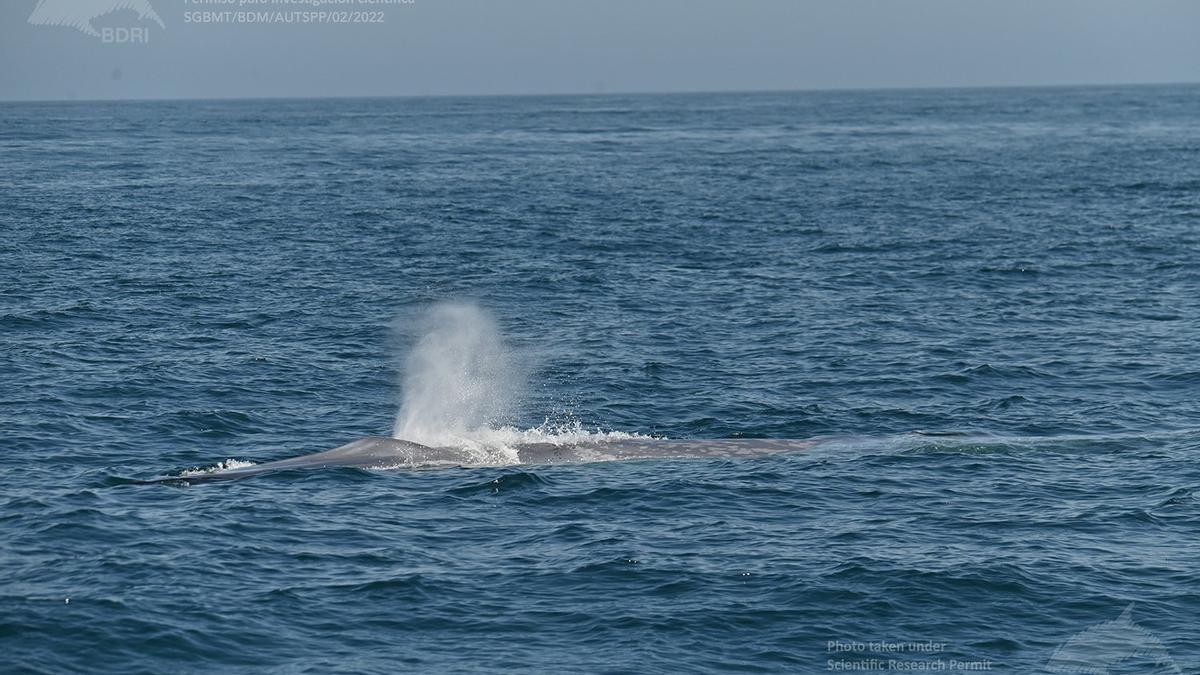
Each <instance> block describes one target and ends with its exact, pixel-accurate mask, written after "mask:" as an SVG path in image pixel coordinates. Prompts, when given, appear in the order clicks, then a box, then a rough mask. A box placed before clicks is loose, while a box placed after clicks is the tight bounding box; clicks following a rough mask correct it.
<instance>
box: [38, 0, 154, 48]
mask: <svg viewBox="0 0 1200 675" xmlns="http://www.w3.org/2000/svg"><path fill="white" fill-rule="evenodd" d="M121 10H132V11H134V12H137V15H138V17H137V18H138V21H143V20H147V19H148V20H150V21H153V22H155V23H157V24H158V27H159V28H162V29H164V30H165V29H166V26H164V25H163V22H162V18H160V17H159V16H158V13H157V12H155V11H154V8H153V7H151V6H150V3H149V1H148V0H38V3H37V6H36V7H34V8H33V14H30V15H29V23H31V24H33V25H35V26H70V27H71V28H74V29H76V30H78V31H80V32H82V33H83V34H85V35H91V36H92V37H97V38H100V41H101V42H107V43H128V42H149V41H150V29H149V28H147V27H145V26H118V27H115V28H114V27H111V26H104V27H101V28H99V29H97V27H96V26H95V25H93V24H92V22H93V21H94V20H96V19H98V18H100V17H102V16H105V15H107V14H112V13H113V12H119V11H121Z"/></svg>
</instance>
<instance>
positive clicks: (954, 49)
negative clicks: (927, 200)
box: [0, 0, 1200, 100]
mask: <svg viewBox="0 0 1200 675" xmlns="http://www.w3.org/2000/svg"><path fill="white" fill-rule="evenodd" d="M225 1H226V2H231V3H232V4H221V2H222V0H41V3H42V4H41V5H39V2H38V0H3V2H0V99H7V100H11V99H62V98H80V99H90V98H177V97H188V98H194V97H246V96H358V95H406V94H504V93H568V92H600V91H606V92H635V91H697V90H701V91H709V90H728V89H734V90H737V89H808V88H822V89H824V88H858V87H913V86H988V85H1021V84H1092V83H1143V82H1196V81H1200V2H1198V1H1196V0H1122V1H1116V0H415V1H414V2H413V3H412V4H372V3H373V2H379V0H333V3H334V4H325V5H318V6H315V7H314V6H313V4H312V3H313V2H320V1H321V0H275V1H274V2H271V0H249V1H250V2H252V3H256V4H254V5H242V6H239V4H238V3H239V2H245V1H246V0H225ZM325 1H326V2H328V1H329V0H325ZM304 3H307V4H304ZM118 5H119V6H125V7H133V8H134V9H120V10H118V11H116V12H110V13H107V14H104V15H102V16H99V17H98V18H94V19H92V20H91V21H90V22H89V21H87V18H88V16H89V15H90V14H95V13H97V12H100V11H102V10H104V9H108V8H111V7H113V6H118ZM35 7H37V11H35ZM94 8H98V9H94ZM138 8H141V9H142V10H143V12H144V11H145V10H146V9H150V10H152V11H151V13H150V14H146V15H145V16H144V17H142V18H139V14H138V11H137V10H138ZM220 11H228V12H231V13H236V12H251V11H255V12H268V13H274V12H281V13H282V14H280V15H272V16H270V17H268V18H270V19H271V20H272V21H275V22H272V23H247V22H246V21H247V20H248V19H247V18H246V17H245V16H243V17H240V18H238V17H236V16H233V17H231V16H229V15H227V16H225V18H224V19H222V21H224V22H223V23H197V22H195V19H196V18H197V15H196V14H189V13H190V12H220ZM155 12H156V13H157V16H158V17H160V18H161V20H162V23H163V26H164V27H162V28H160V27H159V25H158V24H157V22H156V21H155V20H154V16H153V14H154V13H155ZM293 12H326V13H329V16H327V17H326V18H325V19H324V21H326V22H324V23H322V22H314V23H307V24H298V23H280V22H278V21H282V20H286V19H287V18H289V17H290V18H292V19H293V20H295V19H296V18H298V17H299V16H300V15H298V14H290V13H293ZM337 12H342V13H346V14H345V16H346V17H347V18H355V17H353V16H352V13H354V12H360V13H366V14H363V15H362V17H363V18H379V17H382V23H328V21H331V20H333V18H335V17H333V16H332V13H337ZM371 13H375V14H373V15H372V14H371ZM81 15H82V16H83V19H82V20H80V19H78V17H79V16H81ZM309 16H310V17H311V16H312V15H309ZM31 17H35V21H36V22H38V23H40V24H45V23H47V22H50V23H57V22H59V21H66V22H67V23H68V24H70V22H71V21H73V20H75V21H76V23H77V27H72V26H71V25H34V24H31V23H30V19H31ZM259 19H260V20H261V19H262V15H259ZM231 20H232V21H235V22H234V23H229V21H231ZM81 27H83V29H81ZM128 28H136V29H140V31H139V32H140V35H138V34H137V33H136V32H135V33H129V32H128V31H126V30H125V29H128ZM106 29H107V30H106ZM84 30H92V31H94V32H95V33H96V35H89V34H87V33H85V32H84ZM106 36H107V39H108V40H109V41H108V42H105V37H106ZM131 36H132V38H133V40H134V41H132V42H131V41H129V39H130V37H131ZM143 36H144V37H145V38H146V40H147V41H144V42H143V41H140V39H139V38H141V37H143ZM122 40H124V41H122Z"/></svg>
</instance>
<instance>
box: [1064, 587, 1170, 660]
mask: <svg viewBox="0 0 1200 675" xmlns="http://www.w3.org/2000/svg"><path fill="white" fill-rule="evenodd" d="M1132 613H1133V604H1132V603H1130V605H1129V606H1128V607H1126V608H1125V611H1124V612H1121V616H1119V617H1117V618H1116V619H1114V620H1112V621H1105V622H1103V623H1098V624H1096V625H1095V626H1092V627H1091V628H1089V629H1087V630H1085V631H1083V632H1081V633H1076V634H1075V635H1073V636H1071V639H1070V640H1067V641H1066V642H1064V643H1062V644H1061V645H1059V646H1058V649H1056V650H1054V654H1053V655H1052V656H1051V657H1050V660H1049V661H1048V662H1047V663H1046V669H1047V670H1048V671H1050V672H1052V673H1075V674H1077V675H1107V673H1109V672H1110V671H1109V669H1110V668H1113V667H1114V666H1117V665H1118V664H1123V665H1125V666H1136V667H1137V669H1138V672H1141V673H1151V672H1152V673H1160V674H1162V675H1178V674H1179V673H1182V672H1183V671H1182V670H1180V669H1179V666H1178V665H1177V664H1176V663H1175V661H1174V660H1172V659H1171V655H1170V654H1169V653H1167V648H1166V646H1165V645H1164V644H1163V643H1162V641H1160V640H1159V639H1158V638H1157V637H1155V636H1154V635H1153V634H1152V633H1151V632H1150V631H1148V630H1146V629H1145V628H1142V627H1141V626H1139V625H1137V624H1136V623H1134V622H1133V619H1132V618H1131V615H1132Z"/></svg>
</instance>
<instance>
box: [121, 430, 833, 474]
mask: <svg viewBox="0 0 1200 675" xmlns="http://www.w3.org/2000/svg"><path fill="white" fill-rule="evenodd" d="M819 442H820V440H819V439H808V440H789V439H761V438H756V439H744V438H738V439H716V440H678V439H659V438H646V437H633V438H621V439H604V440H598V441H591V442H579V443H547V442H543V443H525V444H520V445H517V446H515V448H513V449H514V450H515V455H516V461H515V462H512V461H507V462H500V463H499V464H501V465H503V464H512V463H516V464H533V465H539V464H581V463H588V462H603V461H613V460H633V459H683V458H738V457H761V456H764V455H776V454H781V453H788V452H797V451H800V450H804V449H807V448H810V447H812V446H813V445H815V444H817V443H819ZM497 464H498V463H497V462H495V461H492V462H490V463H489V462H486V461H481V460H480V459H479V457H478V455H476V454H473V453H472V452H471V451H470V450H467V449H464V448H459V447H433V446H428V445H421V444H420V443H414V442H412V441H406V440H403V439H398V438H387V437H383V436H368V437H366V438H360V439H358V440H355V441H350V442H349V443H346V444H345V445H340V446H338V447H336V448H333V449H332V450H326V451H324V452H316V453H312V454H309V455H301V456H299V457H290V458H287V459H281V460H277V461H273V462H266V463H264V464H253V465H250V466H242V467H235V468H219V469H216V470H212V471H205V472H194V471H193V472H184V473H181V474H178V475H168V476H160V477H158V478H151V479H149V480H141V481H135V482H137V483H142V484H152V483H178V484H192V483H214V482H221V481H231V480H240V479H244V478H251V477H253V476H261V475H264V474H271V473H279V472H284V471H293V470H306V469H322V468H336V467H353V468H358V469H404V468H408V469H417V468H436V467H454V466H460V467H467V466H485V465H497Z"/></svg>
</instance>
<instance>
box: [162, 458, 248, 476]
mask: <svg viewBox="0 0 1200 675" xmlns="http://www.w3.org/2000/svg"><path fill="white" fill-rule="evenodd" d="M249 466H254V462H244V461H242V460H240V459H227V460H225V461H224V462H217V463H216V464H215V465H213V466H208V467H200V468H195V469H187V470H185V471H182V472H180V474H179V476H180V477H181V478H186V477H188V476H203V475H205V474H209V473H216V472H217V471H228V470H230V469H245V468H246V467H249Z"/></svg>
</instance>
